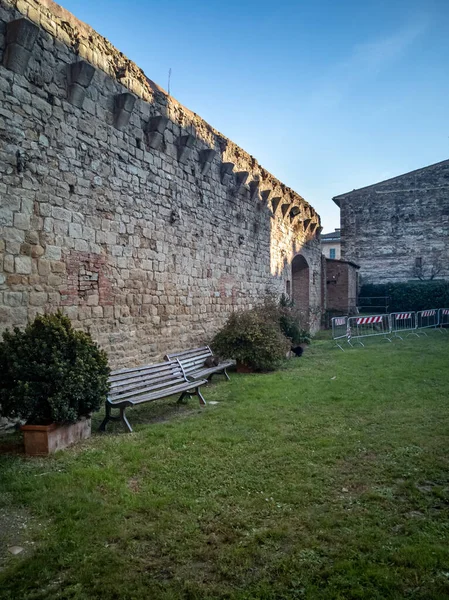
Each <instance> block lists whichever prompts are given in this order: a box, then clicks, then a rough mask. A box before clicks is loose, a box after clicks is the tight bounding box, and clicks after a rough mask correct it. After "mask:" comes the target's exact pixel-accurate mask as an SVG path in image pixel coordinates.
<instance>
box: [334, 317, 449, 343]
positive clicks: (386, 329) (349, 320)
mask: <svg viewBox="0 0 449 600" xmlns="http://www.w3.org/2000/svg"><path fill="white" fill-rule="evenodd" d="M425 329H437V330H438V331H440V332H442V333H443V332H445V331H447V332H448V333H449V308H430V309H428V310H420V311H418V312H413V311H410V310H409V311H403V312H395V313H390V314H387V313H384V314H382V315H366V316H362V315H358V316H355V317H349V316H347V315H346V316H339V317H333V319H332V340H333V341H334V342H335V345H336V346H338V347H339V348H340V349H341V350H344V348H343V346H342V343H343V340H344V339H345V338H346V342H347V343H348V344H349V345H350V346H353V344H354V343H357V344H360V345H361V346H364V345H365V344H364V343H363V342H362V339H363V338H369V337H374V336H380V337H382V339H386V340H388V341H389V342H391V341H392V338H399V339H401V340H402V339H403V337H402V336H404V335H405V336H407V335H416V336H417V337H419V335H418V334H419V333H422V334H423V335H427V333H426V332H425V331H424V330H425Z"/></svg>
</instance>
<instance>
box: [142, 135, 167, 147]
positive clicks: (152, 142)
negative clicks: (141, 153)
mask: <svg viewBox="0 0 449 600" xmlns="http://www.w3.org/2000/svg"><path fill="white" fill-rule="evenodd" d="M145 141H146V143H147V147H148V148H151V149H152V150H160V149H161V146H162V142H163V141H164V136H163V134H162V133H159V132H158V131H149V132H148V133H146V134H145Z"/></svg>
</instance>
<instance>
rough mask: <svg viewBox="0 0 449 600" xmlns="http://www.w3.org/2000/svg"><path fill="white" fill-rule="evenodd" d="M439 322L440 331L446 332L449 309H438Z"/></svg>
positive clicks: (448, 321) (448, 323)
mask: <svg viewBox="0 0 449 600" xmlns="http://www.w3.org/2000/svg"><path fill="white" fill-rule="evenodd" d="M439 321H440V323H439V324H440V328H441V331H446V329H445V328H448V327H449V308H440V314H439Z"/></svg>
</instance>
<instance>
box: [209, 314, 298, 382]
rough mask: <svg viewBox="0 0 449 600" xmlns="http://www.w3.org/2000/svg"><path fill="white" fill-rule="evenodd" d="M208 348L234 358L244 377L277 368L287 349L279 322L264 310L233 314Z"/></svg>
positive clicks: (287, 345) (288, 345) (286, 341)
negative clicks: (245, 374) (247, 374)
mask: <svg viewBox="0 0 449 600" xmlns="http://www.w3.org/2000/svg"><path fill="white" fill-rule="evenodd" d="M211 345H212V348H213V350H214V352H216V353H217V354H218V355H220V356H223V357H226V358H234V359H235V360H236V361H237V371H238V372H246V373H247V372H251V371H253V370H255V371H268V370H271V369H274V368H276V366H277V365H278V364H279V363H280V362H281V361H282V360H283V359H284V358H285V354H286V352H287V350H288V349H289V347H290V343H289V341H288V340H287V338H286V337H285V336H284V335H283V334H282V332H281V329H280V326H279V320H278V319H276V318H273V317H272V315H271V313H269V312H267V311H265V310H264V308H263V307H262V308H254V309H251V310H244V311H241V312H236V313H233V314H232V315H231V316H230V317H229V319H228V321H227V322H226V324H225V326H224V327H223V329H221V330H220V331H219V332H218V333H217V334H216V336H215V337H214V339H213V340H212V343H211Z"/></svg>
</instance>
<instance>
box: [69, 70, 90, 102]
mask: <svg viewBox="0 0 449 600" xmlns="http://www.w3.org/2000/svg"><path fill="white" fill-rule="evenodd" d="M94 74H95V67H93V66H92V65H91V64H89V63H88V62H86V61H85V60H79V61H78V62H74V63H72V64H71V65H70V67H69V74H68V78H69V91H68V100H69V102H70V103H71V104H73V105H74V106H76V107H78V108H83V104H84V98H85V97H86V92H87V88H88V87H89V85H90V82H91V81H92V78H93V76H94Z"/></svg>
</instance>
